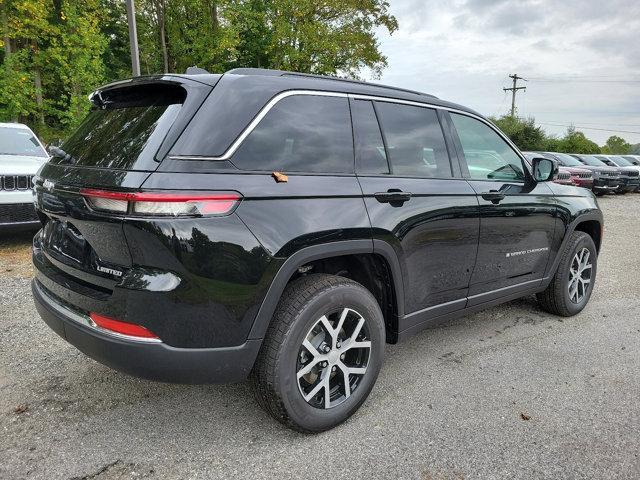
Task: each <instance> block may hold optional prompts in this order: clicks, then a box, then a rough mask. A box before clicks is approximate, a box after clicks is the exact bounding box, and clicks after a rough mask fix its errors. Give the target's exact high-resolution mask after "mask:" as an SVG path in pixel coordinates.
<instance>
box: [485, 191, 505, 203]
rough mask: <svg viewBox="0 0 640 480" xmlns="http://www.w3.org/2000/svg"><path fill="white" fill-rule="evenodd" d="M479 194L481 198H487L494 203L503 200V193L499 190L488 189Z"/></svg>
mask: <svg viewBox="0 0 640 480" xmlns="http://www.w3.org/2000/svg"><path fill="white" fill-rule="evenodd" d="M480 195H481V196H482V198H484V199H485V200H489V201H490V202H491V203H493V204H494V205H497V204H498V203H500V202H501V201H502V200H504V193H502V192H499V191H498V190H489V191H488V192H483V193H481V194H480Z"/></svg>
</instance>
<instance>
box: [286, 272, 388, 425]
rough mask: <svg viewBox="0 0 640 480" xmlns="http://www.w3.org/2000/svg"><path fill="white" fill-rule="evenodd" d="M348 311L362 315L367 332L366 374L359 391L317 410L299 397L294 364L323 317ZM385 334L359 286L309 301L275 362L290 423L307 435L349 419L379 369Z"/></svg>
mask: <svg viewBox="0 0 640 480" xmlns="http://www.w3.org/2000/svg"><path fill="white" fill-rule="evenodd" d="M344 307H348V308H351V309H353V310H355V311H356V312H358V313H359V314H360V315H362V316H363V317H364V318H365V320H366V322H367V326H368V329H369V336H370V340H371V352H370V355H369V363H368V366H367V372H366V374H365V376H364V378H363V379H362V380H361V383H360V384H359V385H358V388H357V389H356V390H355V391H354V392H353V393H352V395H351V396H350V397H349V398H348V399H346V400H345V401H344V402H343V403H341V404H340V405H337V406H335V407H332V408H329V409H326V410H325V409H319V408H315V407H313V406H311V405H309V404H308V403H307V402H306V401H305V400H304V398H303V397H302V395H301V393H300V391H299V388H298V384H297V377H296V369H295V367H296V361H297V356H298V352H299V350H300V347H301V345H302V341H303V339H304V336H305V335H306V334H307V332H308V331H309V330H310V329H311V327H312V326H313V325H314V324H315V323H316V322H317V321H318V319H319V318H320V317H322V315H325V314H327V313H329V312H331V311H334V310H336V309H339V308H344ZM384 345H385V330H384V320H383V317H382V312H381V311H380V307H379V306H378V303H377V302H376V300H375V298H374V297H373V296H372V295H371V294H370V293H369V292H368V291H367V290H366V289H365V288H364V287H361V286H360V285H358V284H355V283H350V284H345V285H340V286H333V287H331V288H329V289H328V290H325V291H322V292H320V293H319V294H317V295H315V296H314V297H312V298H311V299H309V300H308V301H307V302H306V303H305V304H304V306H303V308H302V309H301V310H300V313H299V315H298V318H297V319H296V320H295V325H294V327H293V328H292V329H291V330H290V331H289V334H288V335H287V336H286V337H285V339H284V340H283V342H282V345H281V348H280V355H279V358H278V360H277V367H276V368H277V375H276V378H277V379H278V382H277V384H275V385H274V388H275V390H276V391H277V392H278V396H279V397H280V399H281V401H282V404H283V405H282V406H283V407H284V409H285V410H286V412H287V414H288V415H289V417H290V419H291V420H292V421H293V422H295V423H296V424H298V425H299V426H300V427H302V428H303V429H305V430H308V431H323V430H327V429H329V428H332V427H334V426H335V425H337V424H339V423H341V422H343V421H344V420H346V419H347V418H349V417H350V416H351V415H352V414H353V413H354V412H355V410H357V409H358V408H359V407H360V405H361V404H362V402H363V401H364V400H365V399H366V398H367V396H368V395H369V393H370V392H371V389H372V388H373V385H374V384H375V381H376V379H377V376H378V373H379V372H380V368H381V366H382V361H383V357H384Z"/></svg>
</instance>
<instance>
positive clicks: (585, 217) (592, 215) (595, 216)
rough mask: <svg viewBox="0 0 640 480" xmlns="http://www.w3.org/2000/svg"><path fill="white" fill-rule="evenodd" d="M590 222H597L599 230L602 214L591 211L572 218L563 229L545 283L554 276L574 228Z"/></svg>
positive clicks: (601, 225)
mask: <svg viewBox="0 0 640 480" xmlns="http://www.w3.org/2000/svg"><path fill="white" fill-rule="evenodd" d="M591 220H595V221H597V222H598V223H599V224H600V228H602V227H603V225H604V221H603V216H602V212H601V211H600V210H591V211H589V212H586V213H582V214H580V215H578V216H577V217H576V218H574V219H573V220H572V221H571V223H570V224H569V225H567V227H566V228H565V233H564V238H563V239H562V243H561V244H560V248H559V249H558V252H557V253H556V258H554V260H553V263H552V264H551V267H550V268H549V270H548V272H547V275H546V276H545V278H544V279H543V281H544V282H545V283H548V282H550V281H551V279H552V278H553V276H554V275H555V274H556V270H557V269H558V265H559V264H560V258H561V257H562V252H564V249H565V248H566V247H567V243H568V242H569V237H571V234H572V233H573V232H575V230H576V227H577V226H578V225H579V224H581V223H583V222H588V221H591ZM600 249H602V245H600Z"/></svg>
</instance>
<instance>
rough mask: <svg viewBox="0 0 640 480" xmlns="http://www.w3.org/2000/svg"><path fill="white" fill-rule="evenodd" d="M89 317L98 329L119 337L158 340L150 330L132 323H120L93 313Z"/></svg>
mask: <svg viewBox="0 0 640 480" xmlns="http://www.w3.org/2000/svg"><path fill="white" fill-rule="evenodd" d="M89 317H90V318H91V320H93V322H94V323H95V324H96V325H97V326H99V327H100V328H104V329H105V330H110V331H112V332H115V333H119V334H121V335H128V336H129V337H140V338H158V336H157V335H156V334H154V333H153V332H151V331H150V330H147V329H146V328H144V327H142V326H140V325H136V324H134V323H128V322H121V321H120V320H116V319H115V318H110V317H105V316H104V315H98V314H97V313H93V312H92V313H90V314H89Z"/></svg>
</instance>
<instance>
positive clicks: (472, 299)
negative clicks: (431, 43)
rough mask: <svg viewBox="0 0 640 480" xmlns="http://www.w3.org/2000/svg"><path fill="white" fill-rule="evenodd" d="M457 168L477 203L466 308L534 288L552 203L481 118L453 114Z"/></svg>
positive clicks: (545, 253)
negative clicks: (474, 250) (477, 237)
mask: <svg viewBox="0 0 640 480" xmlns="http://www.w3.org/2000/svg"><path fill="white" fill-rule="evenodd" d="M450 118H451V121H452V124H453V125H454V127H455V132H457V139H456V142H455V143H456V145H457V147H458V148H457V149H458V150H459V153H460V157H461V159H462V161H461V164H460V166H461V169H462V173H463V175H464V176H467V178H468V179H469V180H468V181H469V185H470V186H471V187H472V188H473V189H474V191H475V193H476V196H477V199H478V203H479V205H480V243H479V246H478V258H477V262H476V266H475V268H474V271H473V275H472V277H471V283H470V286H469V303H468V306H472V305H477V304H481V303H484V302H486V301H490V300H492V299H494V298H498V297H502V296H507V295H509V294H512V293H517V292H518V291H520V290H526V289H528V288H531V287H533V286H535V285H536V284H537V283H539V282H540V280H541V279H542V278H543V276H544V273H545V270H546V267H547V261H548V259H549V254H550V252H551V251H555V248H554V247H555V242H554V234H555V226H556V203H555V198H554V197H553V194H552V191H551V189H550V188H549V187H548V186H547V185H546V184H545V183H534V182H532V181H528V180H527V176H528V172H526V171H525V166H524V162H523V160H522V158H521V157H520V155H519V154H518V153H517V152H516V151H515V150H514V149H513V148H512V147H511V146H510V145H509V143H507V142H506V141H505V140H504V139H503V138H502V136H501V135H500V134H499V133H498V132H496V130H494V128H493V127H490V126H489V125H487V124H486V123H484V122H483V121H480V120H478V119H476V118H474V117H471V116H468V115H463V114H458V113H451V114H450Z"/></svg>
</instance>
